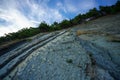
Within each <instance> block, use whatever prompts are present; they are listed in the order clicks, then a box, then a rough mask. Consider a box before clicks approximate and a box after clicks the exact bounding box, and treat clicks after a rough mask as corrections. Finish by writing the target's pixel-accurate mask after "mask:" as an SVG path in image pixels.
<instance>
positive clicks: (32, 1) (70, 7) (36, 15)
mask: <svg viewBox="0 0 120 80" xmlns="http://www.w3.org/2000/svg"><path fill="white" fill-rule="evenodd" d="M116 2H117V0H0V36H2V35H4V34H5V33H10V32H16V31H18V30H20V29H22V28H26V27H37V26H38V24H40V22H42V21H46V22H47V23H48V24H52V23H53V22H54V21H57V22H60V21H62V20H63V19H71V18H73V17H75V16H76V15H77V14H79V13H81V14H83V13H86V12H87V11H89V9H91V8H94V7H96V8H98V7H99V6H100V5H103V6H106V5H107V6H109V5H113V4H115V3H116Z"/></svg>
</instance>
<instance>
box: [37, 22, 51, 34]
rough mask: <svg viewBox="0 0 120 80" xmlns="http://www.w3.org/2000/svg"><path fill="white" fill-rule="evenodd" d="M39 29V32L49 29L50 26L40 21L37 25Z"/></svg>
mask: <svg viewBox="0 0 120 80" xmlns="http://www.w3.org/2000/svg"><path fill="white" fill-rule="evenodd" d="M39 29H40V31H41V32H47V31H50V27H49V25H48V24H47V23H46V22H42V23H41V24H40V25H39Z"/></svg>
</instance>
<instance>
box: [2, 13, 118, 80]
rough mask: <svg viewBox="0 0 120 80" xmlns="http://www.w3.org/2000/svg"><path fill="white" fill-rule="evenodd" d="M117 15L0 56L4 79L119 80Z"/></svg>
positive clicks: (37, 40) (74, 28) (39, 37)
mask: <svg viewBox="0 0 120 80" xmlns="http://www.w3.org/2000/svg"><path fill="white" fill-rule="evenodd" d="M119 76H120V14H117V15H110V16H105V17H102V18H99V19H96V20H93V21H90V22H87V23H83V24H81V25H78V26H76V27H73V28H70V29H66V30H62V31H57V32H52V33H49V34H44V35H41V36H39V35H38V36H37V37H35V38H33V40H31V41H29V42H26V43H24V44H22V45H20V46H18V47H17V48H15V49H13V50H11V51H10V52H7V53H5V54H4V55H1V56H0V79H4V80H120V77H119Z"/></svg>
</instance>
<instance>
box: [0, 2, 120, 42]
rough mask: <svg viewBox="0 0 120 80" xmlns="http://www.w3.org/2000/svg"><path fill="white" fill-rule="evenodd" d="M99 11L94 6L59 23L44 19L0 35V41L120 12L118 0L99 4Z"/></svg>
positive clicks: (29, 35) (24, 36)
mask: <svg viewBox="0 0 120 80" xmlns="http://www.w3.org/2000/svg"><path fill="white" fill-rule="evenodd" d="M99 9H100V10H99V11H98V10H97V9H96V8H93V9H90V10H89V12H87V13H86V14H79V15H77V16H76V17H75V18H73V19H72V20H63V21H62V22H61V23H57V22H54V23H53V24H52V25H48V24H47V23H46V22H45V21H44V22H42V23H40V25H39V26H38V28H32V27H31V28H24V29H21V30H19V31H18V32H13V33H9V34H6V35H5V36H2V37H0V43H3V42H6V41H7V42H8V41H11V40H15V39H24V38H27V37H31V36H34V35H36V34H38V33H40V32H48V31H55V30H60V29H64V28H69V27H71V26H74V25H77V24H80V23H82V22H84V21H85V19H87V18H91V17H93V18H97V17H100V16H103V15H107V14H115V13H118V12H120V1H117V3H116V4H115V5H112V6H100V7H99Z"/></svg>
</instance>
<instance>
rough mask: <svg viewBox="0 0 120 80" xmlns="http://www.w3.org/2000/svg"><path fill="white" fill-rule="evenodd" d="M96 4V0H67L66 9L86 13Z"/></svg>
mask: <svg viewBox="0 0 120 80" xmlns="http://www.w3.org/2000/svg"><path fill="white" fill-rule="evenodd" d="M96 5H97V3H96V1H95V0H75V1H73V0H65V7H66V9H67V10H68V12H72V13H85V12H86V11H88V10H89V9H91V8H94V7H95V6H96Z"/></svg>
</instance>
